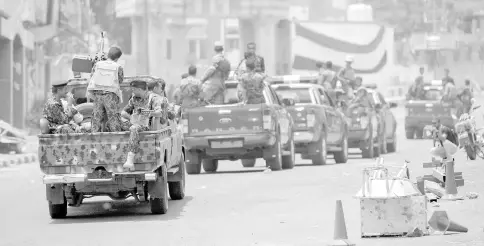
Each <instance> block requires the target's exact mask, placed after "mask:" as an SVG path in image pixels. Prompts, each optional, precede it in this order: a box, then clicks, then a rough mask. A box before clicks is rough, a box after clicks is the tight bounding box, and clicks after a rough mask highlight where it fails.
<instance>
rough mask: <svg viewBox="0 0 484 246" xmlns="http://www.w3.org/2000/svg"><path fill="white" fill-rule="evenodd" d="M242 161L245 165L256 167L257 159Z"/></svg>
mask: <svg viewBox="0 0 484 246" xmlns="http://www.w3.org/2000/svg"><path fill="white" fill-rule="evenodd" d="M240 161H241V162H242V166H243V167H255V159H242V160H240Z"/></svg>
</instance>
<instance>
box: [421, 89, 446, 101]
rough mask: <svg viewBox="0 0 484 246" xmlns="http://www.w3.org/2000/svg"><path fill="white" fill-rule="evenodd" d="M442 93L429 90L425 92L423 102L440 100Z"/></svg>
mask: <svg viewBox="0 0 484 246" xmlns="http://www.w3.org/2000/svg"><path fill="white" fill-rule="evenodd" d="M443 94H444V92H443V91H442V90H435V89H429V90H425V94H424V96H423V100H428V101H435V100H440V99H442V96H443Z"/></svg>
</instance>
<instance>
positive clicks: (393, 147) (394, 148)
mask: <svg viewBox="0 0 484 246" xmlns="http://www.w3.org/2000/svg"><path fill="white" fill-rule="evenodd" d="M396 151H397V133H396V132H394V133H393V137H392V142H391V143H387V152H388V153H394V152H396Z"/></svg>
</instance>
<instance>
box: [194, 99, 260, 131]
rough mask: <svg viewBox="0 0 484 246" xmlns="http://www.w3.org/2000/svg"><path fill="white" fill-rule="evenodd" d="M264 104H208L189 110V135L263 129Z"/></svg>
mask: <svg viewBox="0 0 484 246" xmlns="http://www.w3.org/2000/svg"><path fill="white" fill-rule="evenodd" d="M263 111H264V106H263V104H247V105H242V104H231V105H217V106H206V107H199V108H193V109H190V110H189V111H188V112H187V116H185V117H186V119H187V120H188V135H190V136H208V135H225V134H234V133H247V132H253V131H262V130H263V114H264V112H263Z"/></svg>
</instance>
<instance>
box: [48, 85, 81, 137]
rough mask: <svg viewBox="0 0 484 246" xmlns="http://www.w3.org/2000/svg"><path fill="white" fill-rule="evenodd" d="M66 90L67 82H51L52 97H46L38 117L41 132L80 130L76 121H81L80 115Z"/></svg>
mask: <svg viewBox="0 0 484 246" xmlns="http://www.w3.org/2000/svg"><path fill="white" fill-rule="evenodd" d="M68 91H69V90H68V86H67V82H64V81H63V82H57V83H53V84H52V97H51V98H49V99H47V102H46V103H45V105H44V109H43V115H42V118H41V119H40V130H41V132H42V133H43V134H67V133H78V132H80V128H79V125H78V124H77V123H80V122H82V115H80V114H77V110H76V108H75V107H74V106H73V105H72V104H73V103H74V98H72V95H71V94H70V93H69V94H68ZM68 95H69V97H68ZM64 99H65V100H66V101H67V102H66V101H64ZM74 121H75V122H74Z"/></svg>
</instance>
